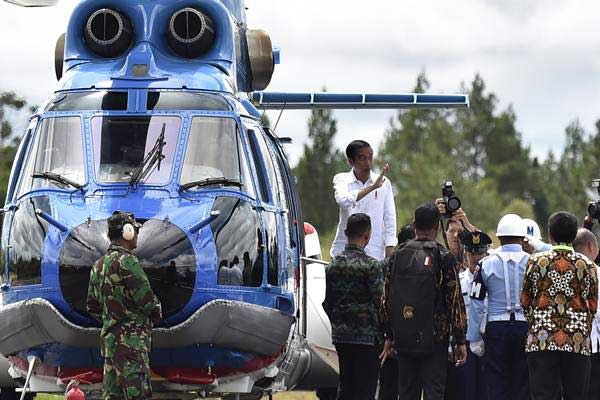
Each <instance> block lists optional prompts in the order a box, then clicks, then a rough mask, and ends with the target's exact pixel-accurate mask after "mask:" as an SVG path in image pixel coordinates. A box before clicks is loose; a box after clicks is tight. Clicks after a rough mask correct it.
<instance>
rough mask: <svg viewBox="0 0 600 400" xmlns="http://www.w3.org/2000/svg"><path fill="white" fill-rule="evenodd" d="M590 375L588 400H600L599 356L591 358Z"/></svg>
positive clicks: (593, 355)
mask: <svg viewBox="0 0 600 400" xmlns="http://www.w3.org/2000/svg"><path fill="white" fill-rule="evenodd" d="M591 362H592V373H591V374H590V390H589V392H588V393H589V396H588V400H600V354H598V353H594V354H592V357H591Z"/></svg>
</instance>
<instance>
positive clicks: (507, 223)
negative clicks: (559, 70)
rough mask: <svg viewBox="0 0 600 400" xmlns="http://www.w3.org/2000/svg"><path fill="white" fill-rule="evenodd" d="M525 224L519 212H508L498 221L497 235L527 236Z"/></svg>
mask: <svg viewBox="0 0 600 400" xmlns="http://www.w3.org/2000/svg"><path fill="white" fill-rule="evenodd" d="M525 233H526V231H525V224H524V223H523V219H522V218H521V217H519V216H518V215H517V214H506V215H505V216H504V217H502V218H501V219H500V221H498V228H497V229H496V236H498V237H500V236H517V237H525Z"/></svg>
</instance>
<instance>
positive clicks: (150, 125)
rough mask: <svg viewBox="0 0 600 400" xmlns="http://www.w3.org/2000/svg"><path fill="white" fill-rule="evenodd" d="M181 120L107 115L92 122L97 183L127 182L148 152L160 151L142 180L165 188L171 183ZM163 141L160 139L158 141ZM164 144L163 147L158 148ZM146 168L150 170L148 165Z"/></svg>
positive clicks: (165, 117) (148, 164)
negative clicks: (157, 159)
mask: <svg viewBox="0 0 600 400" xmlns="http://www.w3.org/2000/svg"><path fill="white" fill-rule="evenodd" d="M180 126H181V119H180V118H179V117H171V116H143V117H138V116H135V117H134V116H132V117H124V116H114V117H113V116H109V117H106V116H104V117H94V118H92V120H91V128H92V145H93V147H94V171H95V174H96V178H97V179H98V180H99V181H100V182H106V183H114V182H122V183H125V182H129V181H131V178H132V176H133V174H134V173H135V172H136V169H137V168H138V167H139V166H141V165H142V164H143V163H144V159H145V158H146V156H147V155H148V153H150V152H152V151H153V149H154V150H156V151H154V153H156V152H157V151H158V152H161V153H162V156H164V158H163V159H162V160H161V161H159V162H156V163H154V164H155V165H154V166H153V168H151V171H152V172H150V173H149V174H148V175H146V178H145V180H144V183H146V184H154V185H164V184H166V183H168V182H169V181H170V178H171V171H172V167H173V160H174V158H175V152H176V149H177V140H178V138H179V129H180ZM161 138H162V139H163V140H160V139H161ZM161 142H162V143H164V145H162V146H158V147H159V148H157V145H158V144H159V143H161ZM146 164H147V165H145V167H149V166H151V165H150V162H148V163H146Z"/></svg>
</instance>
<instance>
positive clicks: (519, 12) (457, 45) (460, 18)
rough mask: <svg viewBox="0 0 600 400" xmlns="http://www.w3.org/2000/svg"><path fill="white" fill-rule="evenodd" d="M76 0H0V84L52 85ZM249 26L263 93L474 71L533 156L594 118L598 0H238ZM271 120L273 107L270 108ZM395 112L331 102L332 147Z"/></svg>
mask: <svg viewBox="0 0 600 400" xmlns="http://www.w3.org/2000/svg"><path fill="white" fill-rule="evenodd" d="M74 4H76V3H75V1H73V0H61V2H60V3H59V5H58V6H56V7H53V8H47V9H23V8H19V7H16V6H13V5H9V4H6V3H1V2H0V37H2V39H0V54H1V56H0V90H2V91H6V90H14V91H16V92H17V93H18V94H20V95H21V96H23V97H25V98H26V99H28V100H29V102H31V103H33V104H40V103H42V102H43V101H44V100H45V99H46V98H47V97H48V96H49V95H50V94H51V93H52V91H53V89H54V87H55V85H56V78H55V76H54V45H55V42H56V39H57V38H58V36H59V35H60V34H61V33H62V32H64V30H65V28H66V24H67V21H68V17H69V13H70V10H71V9H72V8H73V6H74ZM246 5H247V7H248V11H247V15H248V25H249V27H250V28H261V29H265V30H266V31H268V32H269V34H270V35H271V38H272V40H273V42H274V44H275V45H277V46H279V47H280V48H281V64H280V65H277V66H276V69H275V74H274V77H273V80H272V81H271V85H270V86H269V87H268V89H267V90H271V91H296V92H297V91H309V92H310V91H320V90H321V88H322V87H323V86H326V87H327V89H328V90H329V91H332V92H334V91H335V92H365V93H379V92H383V93H406V92H410V90H411V89H412V88H413V87H414V84H415V80H416V77H417V75H418V73H419V72H420V71H422V70H424V71H425V72H426V73H427V76H428V78H429V80H430V82H431V89H430V93H456V92H459V90H460V86H461V83H462V82H465V83H467V84H468V83H470V82H471V81H472V80H473V78H474V77H475V74H477V73H479V74H481V76H482V77H483V79H484V81H485V83H486V85H487V88H488V90H490V91H492V92H494V93H495V94H496V95H497V97H498V99H499V109H500V110H502V109H506V108H507V107H509V106H510V105H512V107H513V109H514V111H515V113H516V115H517V128H518V130H519V131H520V132H521V133H522V135H523V140H524V142H525V144H527V145H529V146H530V147H531V149H532V152H533V154H534V155H537V156H540V157H542V158H543V157H544V156H545V154H546V153H547V152H548V150H550V149H554V151H555V152H560V150H561V149H562V146H563V142H564V129H565V127H566V126H567V124H568V123H569V122H571V121H573V120H574V119H579V121H580V122H581V124H582V125H583V127H584V128H585V129H586V131H588V132H590V133H591V132H593V131H594V129H595V128H594V126H595V125H594V124H595V121H596V120H598V119H600V25H599V24H598V19H597V16H598V15H600V2H592V1H587V2H583V1H569V0H564V1H561V0H555V1H536V0H527V1H522V0H503V1H492V0H459V1H454V2H440V1H433V0H421V1H418V2H416V1H410V2H408V1H398V0H396V1H391V0H372V1H370V2H364V1H361V2H359V1H356V0H327V1H322V0H321V1H317V0H303V1H297V0H296V1H289V0H247V3H246ZM268 114H269V117H270V119H271V121H272V122H273V123H274V122H275V121H276V120H277V119H278V117H279V113H278V112H274V111H271V112H269V113H268ZM394 115H395V112H394V111H336V112H335V117H336V118H337V120H338V135H337V137H336V146H338V147H339V148H341V149H344V148H345V146H346V144H347V143H348V142H350V141H351V140H353V139H358V138H361V139H365V140H367V141H370V142H371V143H372V145H373V146H374V147H375V149H377V146H378V145H379V143H380V142H381V140H382V139H383V137H384V132H385V130H386V128H387V127H388V126H389V120H390V118H392V117H393V116H394ZM307 118H308V113H307V112H303V111H285V112H284V113H283V114H282V116H281V119H280V122H279V124H278V126H277V134H278V135H279V136H288V137H291V138H292V139H293V141H294V143H293V144H292V145H289V146H290V147H288V154H289V155H290V159H291V160H290V161H291V162H292V164H294V163H295V162H296V161H297V159H298V157H299V156H300V154H301V152H302V147H303V145H304V144H305V143H306V140H307Z"/></svg>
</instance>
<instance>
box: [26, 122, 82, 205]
mask: <svg viewBox="0 0 600 400" xmlns="http://www.w3.org/2000/svg"><path fill="white" fill-rule="evenodd" d="M84 171H85V168H84V162H83V139H82V129H81V119H79V117H56V118H46V119H43V120H42V121H41V123H40V125H39V128H38V131H37V133H36V136H35V139H34V143H33V146H32V149H31V153H30V155H29V159H28V161H27V164H26V166H25V169H24V170H23V177H22V179H21V186H20V189H19V195H22V194H25V193H27V192H29V191H30V190H36V189H43V188H47V187H52V188H60V189H68V190H72V189H73V187H72V185H69V184H66V183H64V179H48V178H47V177H42V176H41V175H46V176H48V175H53V176H59V177H62V178H65V179H67V180H68V181H70V182H73V183H74V184H76V185H83V184H84V183H85V172H84ZM61 181H62V182H61Z"/></svg>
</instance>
